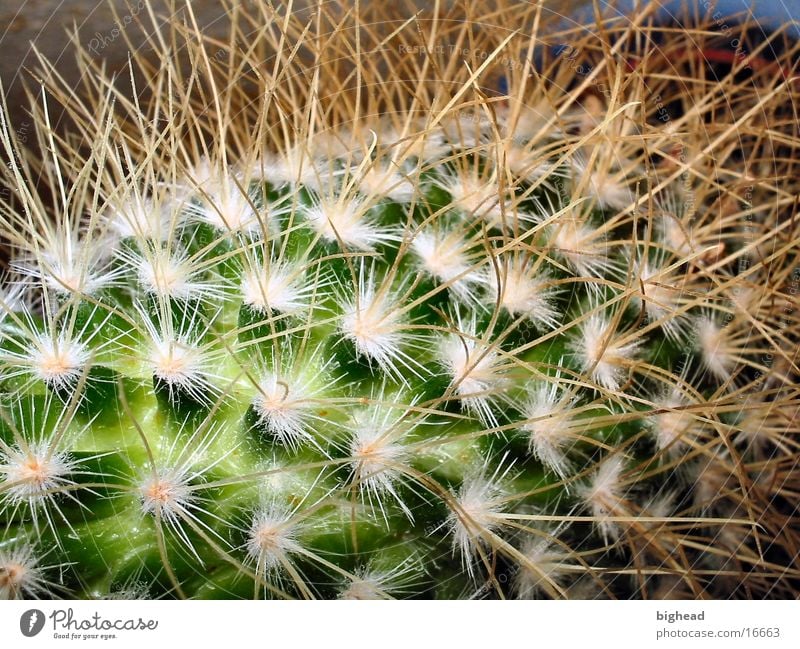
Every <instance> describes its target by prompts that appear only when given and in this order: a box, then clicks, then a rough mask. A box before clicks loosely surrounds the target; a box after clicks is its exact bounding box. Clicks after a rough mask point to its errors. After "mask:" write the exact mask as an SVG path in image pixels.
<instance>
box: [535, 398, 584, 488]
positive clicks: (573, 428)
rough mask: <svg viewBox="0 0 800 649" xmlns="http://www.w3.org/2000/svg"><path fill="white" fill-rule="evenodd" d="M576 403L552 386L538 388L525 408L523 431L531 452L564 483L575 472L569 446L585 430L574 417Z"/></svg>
mask: <svg viewBox="0 0 800 649" xmlns="http://www.w3.org/2000/svg"><path fill="white" fill-rule="evenodd" d="M577 402H578V398H577V397H574V396H573V395H571V394H569V393H567V392H566V391H564V390H563V389H562V388H561V387H560V386H559V384H558V383H557V382H552V383H542V384H540V385H539V386H537V387H536V388H535V389H534V390H533V391H532V392H531V394H530V395H529V397H528V399H527V401H526V403H525V405H524V406H523V414H524V416H525V419H526V421H525V423H524V424H523V425H522V430H523V431H524V432H525V433H526V434H527V435H528V449H529V450H530V452H531V453H532V454H533V456H534V457H535V458H536V459H537V460H539V461H540V462H541V463H542V464H544V465H545V466H546V467H547V468H548V469H550V470H551V471H552V472H553V473H555V474H556V475H557V476H558V477H559V478H561V479H564V478H566V477H567V475H568V474H569V473H570V471H571V470H572V465H571V463H570V461H569V459H568V457H567V453H568V451H569V446H570V444H571V443H574V441H575V439H576V437H578V436H579V435H581V434H582V433H583V430H584V428H585V425H583V424H581V422H580V421H578V420H576V418H575V417H574V415H573V414H572V409H573V408H574V407H575V405H576V404H577Z"/></svg>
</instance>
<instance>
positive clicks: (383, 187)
mask: <svg viewBox="0 0 800 649" xmlns="http://www.w3.org/2000/svg"><path fill="white" fill-rule="evenodd" d="M358 189H359V191H360V192H361V193H362V194H364V196H368V197H379V198H381V197H386V198H388V199H390V200H392V201H394V202H395V203H410V202H411V200H412V199H413V198H414V194H415V192H416V188H415V186H414V183H412V182H411V181H410V180H409V179H408V178H406V177H405V176H404V175H403V174H401V173H400V172H399V171H398V170H397V169H395V168H394V167H392V166H391V165H390V164H381V163H374V164H372V165H371V166H370V167H369V168H367V169H366V170H365V171H364V172H363V173H362V174H361V176H360V177H359V179H358Z"/></svg>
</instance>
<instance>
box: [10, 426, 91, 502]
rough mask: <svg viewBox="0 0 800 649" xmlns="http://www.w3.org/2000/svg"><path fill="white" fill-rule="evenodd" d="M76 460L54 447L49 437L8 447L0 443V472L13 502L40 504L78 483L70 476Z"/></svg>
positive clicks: (73, 470) (75, 466) (74, 468)
mask: <svg viewBox="0 0 800 649" xmlns="http://www.w3.org/2000/svg"><path fill="white" fill-rule="evenodd" d="M76 468H77V464H76V462H75V461H74V460H73V459H72V458H71V456H70V454H69V453H67V452H65V451H55V450H54V449H53V448H52V446H51V443H50V442H49V441H38V442H29V443H25V444H24V445H19V444H18V445H15V446H12V447H7V446H5V445H0V476H2V478H3V480H2V484H3V485H4V492H5V497H6V498H7V499H8V500H9V501H10V502H11V503H12V505H15V506H16V505H20V504H25V505H28V506H30V507H39V506H40V505H43V504H46V503H49V502H51V501H52V499H53V498H55V497H56V495H57V494H58V490H59V489H62V488H64V487H70V486H72V485H74V484H75V482H74V480H72V478H70V476H71V475H73V474H74V472H75V470H76Z"/></svg>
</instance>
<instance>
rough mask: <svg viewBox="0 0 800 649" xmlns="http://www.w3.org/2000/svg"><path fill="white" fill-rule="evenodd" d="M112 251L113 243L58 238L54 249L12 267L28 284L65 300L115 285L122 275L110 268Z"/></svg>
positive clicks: (24, 258) (52, 247)
mask: <svg viewBox="0 0 800 649" xmlns="http://www.w3.org/2000/svg"><path fill="white" fill-rule="evenodd" d="M111 249H112V246H111V245H110V242H109V241H106V240H103V239H97V240H92V239H91V238H90V237H88V236H86V237H85V239H78V238H77V237H75V236H73V235H64V236H63V237H58V235H56V240H55V242H54V243H53V244H52V245H51V246H49V247H48V248H45V249H40V250H37V251H36V254H27V255H23V256H22V257H20V258H19V259H16V260H13V261H12V262H11V268H12V269H13V270H15V271H16V272H18V273H19V274H20V275H21V276H22V277H23V278H24V280H25V281H28V282H30V281H31V280H35V281H38V282H41V283H42V284H43V286H46V287H47V288H49V289H51V290H52V291H54V292H55V293H56V294H57V295H60V296H62V297H67V296H70V295H73V294H79V295H95V294H96V293H97V292H98V291H100V290H102V289H104V288H107V287H109V286H113V285H114V284H115V283H116V281H117V280H118V279H119V277H120V275H121V273H122V271H121V270H120V269H118V268H117V269H115V268H113V267H112V265H111V256H110V255H109V251H110V250H111Z"/></svg>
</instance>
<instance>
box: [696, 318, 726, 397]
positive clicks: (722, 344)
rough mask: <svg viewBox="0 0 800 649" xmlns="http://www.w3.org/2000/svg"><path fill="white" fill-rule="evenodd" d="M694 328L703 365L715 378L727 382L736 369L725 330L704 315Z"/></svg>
mask: <svg viewBox="0 0 800 649" xmlns="http://www.w3.org/2000/svg"><path fill="white" fill-rule="evenodd" d="M694 326H695V336H696V340H697V345H698V347H699V348H700V354H701V357H702V360H703V365H704V366H705V368H706V369H707V370H708V371H709V372H710V373H711V374H712V375H714V377H715V378H717V379H719V380H721V381H727V380H728V379H730V377H731V375H732V373H733V371H734V369H735V368H736V359H735V358H734V357H733V356H732V355H731V353H730V348H729V343H728V335H727V330H726V328H725V327H723V326H720V325H719V324H717V322H716V321H715V320H714V319H713V318H711V317H710V316H705V315H704V316H700V317H699V318H698V319H697V320H696V321H695V323H694Z"/></svg>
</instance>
